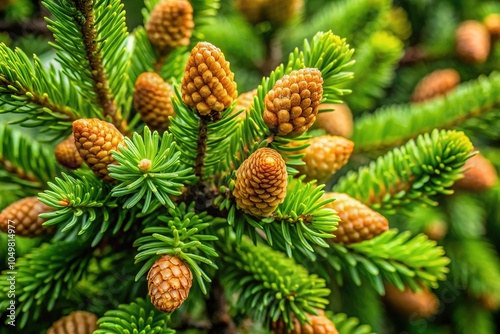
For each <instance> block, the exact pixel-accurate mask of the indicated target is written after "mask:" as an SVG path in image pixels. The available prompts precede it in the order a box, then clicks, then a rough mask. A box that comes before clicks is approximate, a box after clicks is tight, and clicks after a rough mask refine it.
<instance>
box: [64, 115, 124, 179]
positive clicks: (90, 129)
mask: <svg viewBox="0 0 500 334" xmlns="http://www.w3.org/2000/svg"><path fill="white" fill-rule="evenodd" d="M73 136H74V137H75V145H76V148H77V149H78V152H79V153H80V156H81V157H82V159H83V161H85V162H86V163H87V165H88V166H89V167H90V169H92V170H93V171H94V173H95V174H97V176H99V177H100V178H101V179H103V180H104V181H109V182H111V181H113V178H111V177H110V176H109V175H108V174H109V172H108V166H109V165H111V164H114V163H115V159H113V156H112V155H111V151H113V150H114V151H117V150H118V145H119V144H124V139H123V135H122V134H121V132H120V131H118V129H117V128H116V127H115V126H114V125H113V124H111V123H109V122H106V121H102V120H100V119H97V118H82V119H79V120H76V121H74V122H73Z"/></svg>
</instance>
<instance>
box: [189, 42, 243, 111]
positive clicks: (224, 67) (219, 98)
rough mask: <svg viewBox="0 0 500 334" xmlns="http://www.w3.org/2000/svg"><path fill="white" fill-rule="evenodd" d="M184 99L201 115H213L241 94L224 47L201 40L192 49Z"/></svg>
mask: <svg viewBox="0 0 500 334" xmlns="http://www.w3.org/2000/svg"><path fill="white" fill-rule="evenodd" d="M181 90H182V101H183V102H184V103H185V104H186V105H187V106H188V107H191V108H194V109H196V110H197V111H198V113H199V114H200V115H202V116H207V115H210V114H211V113H214V114H215V115H214V117H213V118H214V119H215V120H217V119H219V118H220V113H221V112H222V111H223V110H224V109H226V108H227V107H229V106H230V105H231V103H233V101H234V99H236V97H237V96H238V92H237V90H236V82H235V81H234V74H233V72H231V69H230V68H229V62H228V61H226V59H225V57H224V54H223V53H222V51H221V50H220V49H219V48H217V47H215V46H214V45H212V44H210V43H208V42H199V43H198V44H196V46H195V47H194V48H193V50H192V51H191V55H190V56H189V59H188V61H187V64H186V68H185V69H184V76H183V77H182V82H181Z"/></svg>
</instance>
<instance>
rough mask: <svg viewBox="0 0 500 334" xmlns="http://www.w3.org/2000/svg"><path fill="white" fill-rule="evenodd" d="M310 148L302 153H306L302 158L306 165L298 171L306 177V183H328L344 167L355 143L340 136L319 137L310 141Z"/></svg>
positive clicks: (299, 167)
mask: <svg viewBox="0 0 500 334" xmlns="http://www.w3.org/2000/svg"><path fill="white" fill-rule="evenodd" d="M309 144H310V145H309V146H308V147H307V148H306V149H304V150H302V151H301V152H300V153H305V156H304V157H303V158H302V161H304V162H305V163H306V164H305V165H300V166H297V167H296V168H297V170H298V171H299V172H300V173H301V174H303V175H306V179H305V180H306V181H310V180H314V179H316V180H318V182H319V183H326V182H328V180H329V179H330V177H331V176H332V175H333V174H335V172H337V171H338V170H339V169H340V168H342V166H344V165H345V164H346V163H347V161H348V160H349V157H350V156H351V153H352V150H353V149H354V143H353V142H352V141H350V140H349V139H346V138H344V137H340V136H319V137H314V138H311V139H310V140H309Z"/></svg>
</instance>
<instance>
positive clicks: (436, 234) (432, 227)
mask: <svg viewBox="0 0 500 334" xmlns="http://www.w3.org/2000/svg"><path fill="white" fill-rule="evenodd" d="M447 232H448V225H446V223H445V222H444V221H441V220H435V221H433V222H431V223H430V224H429V225H427V226H426V227H425V229H424V233H425V234H426V235H427V236H428V237H429V239H432V240H441V239H443V238H444V237H445V236H446V233H447Z"/></svg>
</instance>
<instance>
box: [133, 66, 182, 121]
mask: <svg viewBox="0 0 500 334" xmlns="http://www.w3.org/2000/svg"><path fill="white" fill-rule="evenodd" d="M174 94H175V93H174V89H173V88H172V86H170V85H169V84H168V83H167V82H165V81H164V80H163V79H162V77H161V76H160V75H159V74H157V73H155V72H144V73H142V74H141V75H139V77H138V78H137V80H136V82H135V87H134V108H135V109H136V110H137V111H138V112H139V114H140V115H141V119H142V120H143V121H144V123H146V125H147V126H148V127H149V128H150V129H153V130H160V131H161V130H166V129H168V126H169V124H170V121H169V119H168V117H169V116H174V115H175V111H174V105H173V104H172V100H171V97H172V96H173V95H174Z"/></svg>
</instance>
